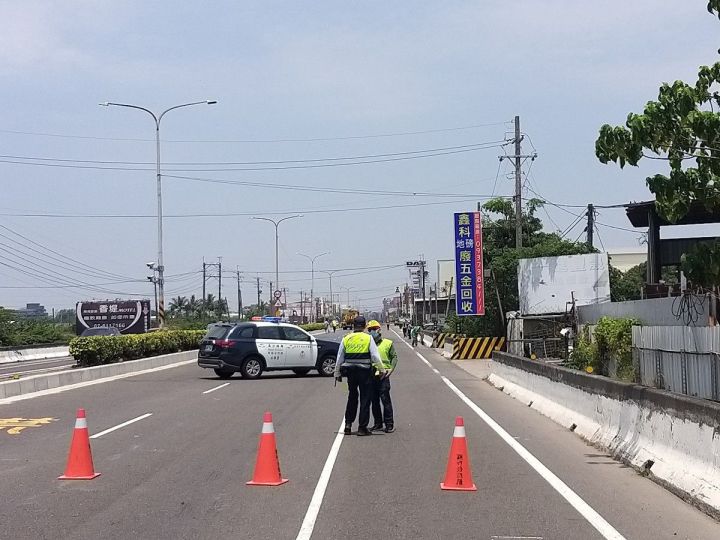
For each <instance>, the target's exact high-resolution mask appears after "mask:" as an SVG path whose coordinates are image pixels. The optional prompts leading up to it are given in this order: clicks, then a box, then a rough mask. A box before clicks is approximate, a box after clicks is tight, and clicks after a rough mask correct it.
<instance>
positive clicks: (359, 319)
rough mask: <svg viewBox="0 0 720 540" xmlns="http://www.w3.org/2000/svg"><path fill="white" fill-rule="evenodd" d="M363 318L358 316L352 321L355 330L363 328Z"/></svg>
mask: <svg viewBox="0 0 720 540" xmlns="http://www.w3.org/2000/svg"><path fill="white" fill-rule="evenodd" d="M365 324H366V323H365V317H363V316H362V315H358V316H357V317H355V318H354V319H353V326H354V327H355V328H365Z"/></svg>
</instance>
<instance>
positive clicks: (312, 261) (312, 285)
mask: <svg viewBox="0 0 720 540" xmlns="http://www.w3.org/2000/svg"><path fill="white" fill-rule="evenodd" d="M329 254H330V252H329V251H326V252H325V253H320V254H319V255H315V256H314V257H311V256H310V255H305V254H304V253H298V255H300V256H301V257H305V258H306V259H308V260H309V261H310V306H311V307H312V306H314V307H315V309H314V310H313V311H314V313H313V317H316V316H317V305H316V304H315V259H319V258H320V257H322V256H323V255H329Z"/></svg>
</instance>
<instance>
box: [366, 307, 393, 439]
mask: <svg viewBox="0 0 720 540" xmlns="http://www.w3.org/2000/svg"><path fill="white" fill-rule="evenodd" d="M368 331H369V332H370V336H371V337H372V338H373V340H374V341H375V344H376V345H377V347H378V351H379V352H380V359H381V360H382V363H383V367H384V368H385V375H381V374H380V372H379V371H378V370H376V371H375V373H374V377H373V381H372V387H373V395H372V415H373V426H372V427H371V428H370V431H381V430H383V424H384V426H385V427H384V431H385V433H392V432H393V431H395V420H394V418H393V406H392V400H391V399H390V375H392V374H393V373H394V372H395V367H396V366H397V361H398V355H397V352H395V347H394V346H393V342H392V341H391V340H389V339H384V338H383V337H382V332H381V327H380V323H379V322H377V321H370V322H369V323H368ZM381 403H382V408H381V406H380V404H381Z"/></svg>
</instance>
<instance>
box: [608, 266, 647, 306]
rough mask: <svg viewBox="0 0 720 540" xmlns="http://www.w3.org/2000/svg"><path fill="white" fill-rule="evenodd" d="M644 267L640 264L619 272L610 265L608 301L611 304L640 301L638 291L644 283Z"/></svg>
mask: <svg viewBox="0 0 720 540" xmlns="http://www.w3.org/2000/svg"><path fill="white" fill-rule="evenodd" d="M646 266H647V265H646V264H645V263H640V264H638V265H637V266H633V267H632V268H629V269H628V270H627V271H625V272H621V271H620V270H618V269H617V268H615V267H614V266H612V264H611V265H610V300H612V301H613V302H626V301H628V300H640V289H641V288H642V286H643V284H644V283H645V275H646Z"/></svg>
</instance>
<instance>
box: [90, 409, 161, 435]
mask: <svg viewBox="0 0 720 540" xmlns="http://www.w3.org/2000/svg"><path fill="white" fill-rule="evenodd" d="M148 416H152V413H151V412H149V413H146V414H143V415H140V416H138V417H137V418H133V419H132V420H128V421H127V422H123V423H122V424H118V425H117V426H113V427H111V428H108V429H106V430H105V431H101V432H100V433H96V434H95V435H91V436H90V438H91V439H99V438H100V437H102V436H103V435H107V434H108V433H112V432H113V431H117V430H118V429H121V428H124V427H125V426H129V425H130V424H134V423H135V422H139V421H140V420H144V419H145V418H147V417H148Z"/></svg>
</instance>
